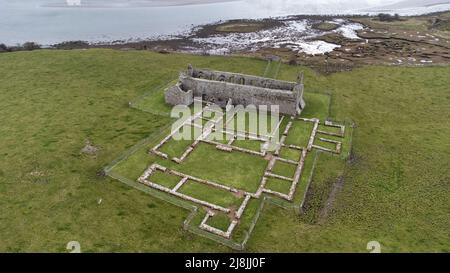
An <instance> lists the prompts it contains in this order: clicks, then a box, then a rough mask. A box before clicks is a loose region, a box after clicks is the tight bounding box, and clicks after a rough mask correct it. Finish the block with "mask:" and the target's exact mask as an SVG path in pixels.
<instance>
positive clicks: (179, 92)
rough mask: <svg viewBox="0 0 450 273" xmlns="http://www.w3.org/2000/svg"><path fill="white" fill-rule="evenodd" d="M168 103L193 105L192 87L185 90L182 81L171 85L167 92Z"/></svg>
mask: <svg viewBox="0 0 450 273" xmlns="http://www.w3.org/2000/svg"><path fill="white" fill-rule="evenodd" d="M164 96H165V99H166V103H168V104H170V105H191V104H192V103H193V102H194V96H193V92H192V89H191V90H189V89H187V91H185V90H184V89H183V88H182V86H181V83H177V84H176V85H175V86H172V87H169V88H168V89H167V90H166V92H165V94H164Z"/></svg>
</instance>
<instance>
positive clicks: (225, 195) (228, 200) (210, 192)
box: [178, 180, 243, 208]
mask: <svg viewBox="0 0 450 273" xmlns="http://www.w3.org/2000/svg"><path fill="white" fill-rule="evenodd" d="M178 192H180V193H183V194H187V195H189V196H192V197H194V198H197V199H200V200H203V201H206V202H210V203H213V204H216V205H219V206H222V207H225V208H229V207H231V206H234V207H236V208H238V207H239V205H240V204H241V203H242V201H243V200H242V198H238V197H236V196H235V195H233V194H232V193H231V192H228V191H225V190H221V189H217V188H213V187H209V186H205V185H203V184H200V183H198V182H195V181H190V180H189V181H187V182H186V183H185V184H184V185H183V186H182V187H181V188H180V189H179V190H178Z"/></svg>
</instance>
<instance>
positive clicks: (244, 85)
mask: <svg viewBox="0 0 450 273" xmlns="http://www.w3.org/2000/svg"><path fill="white" fill-rule="evenodd" d="M298 79H299V80H298V82H288V81H280V80H274V79H269V78H263V77H257V76H251V75H244V74H238V73H230V72H222V71H213V70H206V69H197V68H193V67H192V66H189V68H188V70H187V72H182V73H180V77H179V82H178V83H177V84H176V85H175V86H173V87H170V88H168V89H167V90H166V93H165V98H166V102H167V103H168V104H171V105H190V104H192V103H193V101H194V97H201V98H202V99H203V100H205V101H208V102H212V103H215V104H217V105H219V106H220V107H224V108H225V107H227V105H228V104H229V103H230V101H231V102H232V103H233V105H243V106H247V105H255V106H257V107H258V106H261V105H264V106H267V107H268V109H269V110H270V106H274V105H277V106H279V112H280V113H281V114H286V115H291V116H297V115H298V114H300V113H301V111H302V110H303V109H304V108H305V101H304V100H303V89H304V86H303V77H302V76H299V77H298Z"/></svg>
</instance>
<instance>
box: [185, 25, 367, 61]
mask: <svg viewBox="0 0 450 273" xmlns="http://www.w3.org/2000/svg"><path fill="white" fill-rule="evenodd" d="M335 23H338V24H340V27H339V28H338V29H336V30H334V31H320V30H316V29H313V28H312V22H311V21H309V20H292V21H285V24H286V25H285V26H281V27H278V28H274V29H269V30H261V31H257V32H252V33H230V34H219V35H215V36H212V37H208V38H193V39H192V40H193V41H194V42H195V43H197V44H198V45H199V47H198V48H201V50H200V49H197V50H192V48H190V49H188V51H190V52H192V51H196V52H199V51H201V52H205V53H209V54H227V53H230V52H233V51H239V50H250V51H256V50H258V49H260V48H284V47H285V48H290V49H292V50H294V51H297V52H303V53H306V54H309V55H318V54H325V53H327V52H331V51H333V50H334V49H335V48H338V47H340V45H336V44H332V43H327V42H325V41H321V40H317V39H315V38H317V37H319V36H322V35H324V34H327V33H333V32H339V33H341V34H342V35H343V36H344V37H346V38H349V39H359V37H358V36H357V34H356V31H357V30H360V29H363V26H362V25H360V24H356V23H351V22H348V21H345V20H341V21H339V22H335Z"/></svg>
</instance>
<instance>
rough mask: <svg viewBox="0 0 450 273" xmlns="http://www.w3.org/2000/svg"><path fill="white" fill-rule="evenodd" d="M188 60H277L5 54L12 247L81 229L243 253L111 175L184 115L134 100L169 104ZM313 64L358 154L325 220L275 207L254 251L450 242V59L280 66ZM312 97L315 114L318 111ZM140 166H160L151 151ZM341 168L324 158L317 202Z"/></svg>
mask: <svg viewBox="0 0 450 273" xmlns="http://www.w3.org/2000/svg"><path fill="white" fill-rule="evenodd" d="M188 63H192V64H193V65H194V66H199V67H209V68H213V69H216V70H229V71H234V72H242V73H248V74H255V75H263V73H264V71H265V68H266V62H264V61H261V60H256V59H249V58H231V57H201V56H190V55H179V54H169V55H162V54H157V53H150V52H144V51H136V52H121V51H112V50H85V51H83V50H81V51H45V50H43V51H33V52H20V53H4V54H0V75H2V77H0V106H1V107H0V115H1V117H2V118H1V124H0V155H1V159H2V160H0V251H10V252H16V251H27V252H30V251H49V252H53V251H56V252H65V251H66V250H65V247H66V244H67V242H69V241H73V240H76V241H79V242H80V244H81V250H82V251H83V252H89V251H93V252H97V251H133V252H134V251H136V252H140V251H142V252H145V251H160V252H173V251H208V252H209V251H212V252H215V251H230V249H229V248H227V247H224V246H221V245H219V244H217V243H216V242H214V241H210V240H208V239H204V238H202V237H199V236H196V235H193V234H191V233H189V232H186V231H183V230H182V228H181V223H182V222H183V221H184V219H185V218H186V217H187V215H188V214H189V212H188V211H187V210H183V209H180V208H178V207H176V206H173V205H170V204H168V203H165V202H163V201H161V200H159V199H155V198H153V197H151V196H149V195H147V194H145V193H142V192H140V191H137V190H135V189H133V188H130V187H127V186H126V185H123V184H121V183H119V182H117V181H116V180H113V179H110V178H106V177H103V176H101V175H98V173H99V171H100V170H102V168H103V167H104V166H106V165H107V164H109V163H110V162H111V161H112V160H113V159H115V158H117V157H118V156H119V155H120V154H121V153H122V152H123V151H125V150H127V149H128V148H130V147H132V146H133V145H135V144H136V143H137V142H139V141H140V140H142V139H144V138H145V137H147V136H149V135H152V134H157V133H159V132H161V131H162V130H163V128H165V126H167V125H168V124H169V123H171V122H172V120H171V119H170V118H169V117H164V116H161V115H155V114H152V113H151V111H147V112H144V111H139V110H137V109H135V108H131V107H129V102H133V101H134V100H135V99H136V98H139V97H142V96H144V97H145V98H149V101H148V102H147V103H148V104H147V105H144V106H142V107H144V108H145V107H147V108H148V107H153V106H154V105H159V104H158V103H155V101H157V100H158V99H161V97H153V96H152V92H153V91H155V87H158V86H164V85H166V84H168V82H170V81H171V80H173V79H175V78H176V77H177V74H178V71H179V70H181V69H184V68H185V67H186V66H187V64H188ZM301 69H303V70H304V71H305V85H306V88H307V90H308V91H313V92H316V91H320V92H327V93H330V94H332V99H331V101H330V102H326V101H321V100H315V101H317V103H318V104H320V103H323V104H327V103H331V109H330V113H329V116H330V117H331V118H333V119H336V120H353V121H354V122H356V124H357V129H356V130H355V131H354V136H353V151H354V154H353V156H352V160H351V162H349V163H348V164H347V165H346V168H345V172H344V173H343V174H342V175H343V179H344V180H343V181H344V184H343V190H342V191H341V192H340V193H339V194H338V195H337V197H336V201H335V203H334V206H333V209H332V211H331V212H330V213H329V215H328V217H327V218H326V219H325V220H324V221H320V223H314V221H310V219H301V218H299V217H298V216H296V215H295V214H294V212H291V211H288V210H283V209H281V208H279V207H277V206H273V205H268V206H266V207H265V208H264V211H263V213H262V214H261V218H260V220H259V222H258V225H257V226H256V228H255V230H254V233H253V235H252V237H251V238H250V241H249V243H248V245H247V250H248V251H254V252H258V251H280V252H284V251H294V252H304V251H320V252H327V251H352V252H353V251H355V252H366V251H367V250H366V244H367V242H368V241H372V240H377V241H379V242H380V243H381V245H382V251H384V252H400V251H407V252H412V251H431V252H438V251H446V252H448V251H450V239H449V234H448V226H449V225H450V217H449V215H448V211H449V208H450V207H449V204H450V194H449V193H450V169H449V167H448V166H449V162H450V137H449V136H450V125H449V120H450V91H449V85H450V79H449V77H448V75H449V74H450V67H426V68H401V67H376V66H372V67H363V68H360V69H357V70H354V71H352V72H344V73H337V74H333V75H330V76H321V75H318V74H315V73H314V72H313V71H311V70H309V69H305V68H300V67H294V66H287V65H282V66H281V67H280V69H279V73H278V78H280V79H285V80H294V79H295V78H296V74H297V73H298V72H299V70H301ZM158 90H160V89H158V88H157V89H156V91H155V92H157V91H158ZM155 94H156V93H155ZM308 96H315V94H314V93H309V94H308ZM319 101H321V102H319ZM310 109H311V110H308V111H311V112H308V111H306V113H304V114H305V115H307V116H309V115H311V117H317V116H314V115H315V113H313V112H314V108H312V107H311V108H310ZM150 110H152V109H150ZM154 110H155V112H164V111H165V109H164V106H161V107H160V109H154ZM319 118H321V119H323V118H325V117H319ZM87 140H89V141H91V142H92V144H93V145H95V146H96V147H99V148H100V150H99V152H98V153H97V155H95V156H94V155H84V154H82V153H81V152H80V151H81V149H82V148H83V147H84V146H85V144H86V141H87ZM147 160H150V159H147ZM192 160H195V158H194V159H192ZM319 160H323V162H327V159H322V158H319ZM127 162H128V161H127ZM130 164H134V165H136V166H137V167H136V168H141V167H142V168H143V169H145V168H146V167H147V166H148V162H142V161H141V160H140V157H139V156H136V158H135V162H134V163H131V162H130ZM237 164H238V162H237ZM324 164H325V163H324ZM136 173H137V174H136V176H139V175H141V173H140V172H136ZM130 175H135V174H134V173H132V174H131V173H130ZM243 175H247V176H251V175H252V172H247V173H244V174H243ZM337 175H341V174H335V173H329V172H327V168H326V166H325V165H320V164H318V168H317V169H316V171H315V176H314V179H313V185H317V187H316V189H317V192H319V193H320V195H318V196H319V198H318V199H315V202H317V200H319V203H320V200H323V199H325V198H326V192H325V193H323V191H326V188H327V187H324V186H323V185H328V184H330V182H329V181H334V180H336V176H337ZM275 182H276V181H275ZM324 189H325V190H324ZM100 199H101V202H99V200H100ZM224 201H226V200H224ZM256 206H257V204H255V205H254V206H253V205H252V206H251V209H252V208H253V207H256ZM316 213H317V212H314V211H313V212H312V213H311V214H316ZM311 214H309V215H306V216H305V218H307V217H313V216H311ZM225 220H226V219H223V218H222V219H221V218H217V220H215V221H218V222H219V223H217V225H219V226H220V225H222V224H223V223H222V222H223V221H225Z"/></svg>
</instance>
